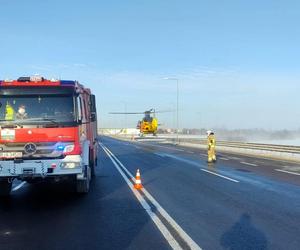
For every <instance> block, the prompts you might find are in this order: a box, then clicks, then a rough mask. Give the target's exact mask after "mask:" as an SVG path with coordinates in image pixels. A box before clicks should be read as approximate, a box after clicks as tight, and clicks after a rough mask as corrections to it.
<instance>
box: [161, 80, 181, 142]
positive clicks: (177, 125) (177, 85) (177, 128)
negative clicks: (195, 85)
mask: <svg viewBox="0 0 300 250" xmlns="http://www.w3.org/2000/svg"><path fill="white" fill-rule="evenodd" d="M164 80H170V81H176V87H177V102H176V141H177V144H179V138H178V131H179V114H178V113H179V111H178V106H179V80H178V78H176V77H165V78H164Z"/></svg>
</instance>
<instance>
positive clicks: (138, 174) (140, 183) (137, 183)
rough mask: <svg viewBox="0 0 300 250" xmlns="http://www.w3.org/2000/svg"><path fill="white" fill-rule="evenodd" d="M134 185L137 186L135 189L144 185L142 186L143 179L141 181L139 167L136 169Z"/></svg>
mask: <svg viewBox="0 0 300 250" xmlns="http://www.w3.org/2000/svg"><path fill="white" fill-rule="evenodd" d="M134 187H135V189H141V188H142V187H143V186H142V181H141V174H140V170H139V169H138V170H137V171H136V175H135V184H134Z"/></svg>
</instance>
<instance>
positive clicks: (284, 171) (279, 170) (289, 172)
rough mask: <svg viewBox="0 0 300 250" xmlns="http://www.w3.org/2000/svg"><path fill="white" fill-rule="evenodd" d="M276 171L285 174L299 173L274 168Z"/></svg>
mask: <svg viewBox="0 0 300 250" xmlns="http://www.w3.org/2000/svg"><path fill="white" fill-rule="evenodd" d="M275 170H276V171H278V172H283V173H287V174H293V175H300V173H295V172H291V171H287V170H283V169H275Z"/></svg>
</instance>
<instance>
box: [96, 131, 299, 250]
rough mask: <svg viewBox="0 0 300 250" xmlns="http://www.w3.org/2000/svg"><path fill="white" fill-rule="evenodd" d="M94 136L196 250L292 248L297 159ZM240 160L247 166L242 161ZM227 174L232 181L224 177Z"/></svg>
mask: <svg viewBox="0 0 300 250" xmlns="http://www.w3.org/2000/svg"><path fill="white" fill-rule="evenodd" d="M101 142H102V143H103V144H104V145H105V146H106V147H107V148H109V149H110V150H111V152H112V153H113V154H114V155H115V156H116V157H117V158H118V159H119V160H120V162H122V163H123V165H124V166H125V167H126V168H127V169H128V170H129V172H130V173H131V174H132V175H134V173H135V171H136V169H137V168H140V169H141V173H142V179H143V184H144V186H145V188H146V189H147V190H148V191H149V193H151V195H152V196H153V197H154V198H155V199H156V200H157V201H158V202H159V203H160V204H161V206H162V207H163V208H164V209H165V210H166V211H167V212H168V213H169V214H170V215H171V216H172V218H173V219H174V220H175V221H176V222H177V223H178V224H179V225H180V226H181V227H182V228H183V229H184V230H185V232H186V233H187V234H188V235H189V236H190V237H191V238H192V239H193V240H194V241H195V242H196V243H197V244H198V245H199V246H200V247H202V248H203V249H226V248H227V249H299V246H300V239H299V236H298V232H299V231H300V221H299V219H298V218H300V188H299V186H300V178H299V176H297V175H293V174H288V173H284V172H278V171H276V169H284V167H290V168H292V169H293V171H295V172H296V173H297V168H298V167H299V165H297V164H292V163H287V162H279V161H272V160H266V159H259V158H257V159H256V158H253V157H245V156H240V155H233V154H221V158H223V160H222V159H219V161H218V163H217V164H215V165H209V166H208V165H207V163H206V155H205V153H204V151H201V150H198V149H191V148H181V147H173V146H172V145H154V144H153V143H151V144H149V143H136V142H135V143H132V142H126V141H119V140H115V139H111V138H107V137H102V138H101ZM246 163H247V164H246ZM224 177H227V178H229V179H232V180H235V181H236V182H234V181H232V180H229V179H226V178H224Z"/></svg>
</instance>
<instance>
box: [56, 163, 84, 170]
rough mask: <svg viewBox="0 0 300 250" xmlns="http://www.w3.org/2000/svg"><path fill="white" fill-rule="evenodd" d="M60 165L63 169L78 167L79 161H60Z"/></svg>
mask: <svg viewBox="0 0 300 250" xmlns="http://www.w3.org/2000/svg"><path fill="white" fill-rule="evenodd" d="M60 167H61V168H63V169H74V168H79V167H80V162H62V163H61V164H60Z"/></svg>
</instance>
